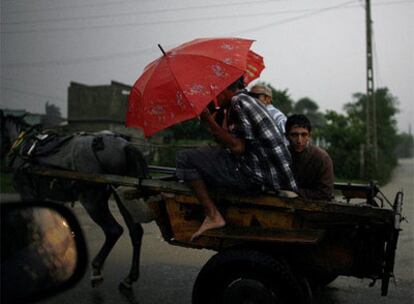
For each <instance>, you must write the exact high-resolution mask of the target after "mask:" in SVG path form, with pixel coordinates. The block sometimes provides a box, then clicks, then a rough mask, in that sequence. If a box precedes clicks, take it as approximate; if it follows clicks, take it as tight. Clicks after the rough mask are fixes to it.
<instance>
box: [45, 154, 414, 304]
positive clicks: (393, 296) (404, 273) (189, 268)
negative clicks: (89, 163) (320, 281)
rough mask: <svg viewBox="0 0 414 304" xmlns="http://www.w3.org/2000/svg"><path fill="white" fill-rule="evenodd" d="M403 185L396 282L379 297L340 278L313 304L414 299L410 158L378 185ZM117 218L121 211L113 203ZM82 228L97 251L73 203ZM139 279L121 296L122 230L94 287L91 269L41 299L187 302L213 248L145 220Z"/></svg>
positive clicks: (125, 252) (125, 262)
mask: <svg viewBox="0 0 414 304" xmlns="http://www.w3.org/2000/svg"><path fill="white" fill-rule="evenodd" d="M401 188H402V189H404V191H405V198H404V209H403V210H404V215H405V216H406V217H407V218H408V220H409V223H403V226H402V228H403V231H402V233H401V235H400V239H399V245H398V247H399V248H398V251H397V260H396V266H395V274H396V276H397V280H396V284H397V285H395V284H394V283H393V281H391V283H390V289H389V295H388V296H387V297H381V296H380V282H377V284H376V285H375V286H374V287H372V288H370V287H368V284H369V283H370V282H371V281H370V280H360V279H354V278H347V277H340V278H338V279H337V280H335V281H334V282H333V283H331V285H329V286H328V287H327V288H326V289H324V290H323V291H322V292H321V293H320V294H318V295H316V296H315V299H314V303H315V304H329V303H341V304H345V303H365V304H370V303H376V304H377V303H394V304H397V303H398V304H412V303H414V242H413V239H414V206H413V205H414V196H413V192H414V159H410V160H401V161H400V165H399V167H398V169H397V170H395V172H394V177H393V180H392V182H391V183H390V184H388V185H386V186H385V187H383V188H382V191H383V192H384V193H385V194H386V196H387V197H388V198H389V199H391V200H392V199H393V195H394V194H395V193H396V192H397V191H398V190H399V189H401ZM111 209H113V210H114V214H115V215H116V218H117V219H118V220H119V222H120V223H121V222H122V220H121V218H120V215H119V212H118V211H117V209H116V207H115V205H114V204H112V205H111ZM74 211H75V213H76V214H77V215H78V217H79V219H80V221H81V224H82V226H83V228H84V231H85V234H86V238H87V243H88V247H89V252H90V253H91V255H92V254H95V253H96V252H97V250H98V248H99V246H100V244H101V241H102V238H103V235H102V233H101V232H100V231H99V230H98V228H97V226H96V225H95V224H94V223H93V222H92V221H91V220H90V219H89V218H88V217H87V216H86V215H85V213H84V211H83V209H82V208H81V207H80V206H76V207H75V208H74ZM144 230H145V235H144V240H143V248H142V262H141V278H140V281H139V283H138V284H136V285H135V286H134V289H133V295H130V296H129V297H126V296H124V295H123V294H121V293H119V292H118V288H117V286H118V283H119V282H120V281H121V280H122V279H123V278H124V276H125V275H126V274H127V272H128V268H129V265H130V255H131V252H132V250H131V246H130V244H129V239H128V235H127V234H124V235H123V236H122V238H121V239H120V240H119V242H118V243H117V245H116V246H115V248H114V250H113V252H112V253H111V255H110V256H109V258H108V260H107V263H106V266H105V269H104V276H105V281H104V282H103V284H102V285H101V286H100V287H98V288H95V289H93V288H91V287H90V283H89V273H87V275H85V277H84V278H83V280H82V281H81V282H80V283H79V284H78V285H77V286H76V287H74V288H73V289H71V290H68V291H66V292H64V293H62V294H60V295H58V296H55V297H53V298H51V299H48V300H45V301H42V302H40V303H44V304H45V303H48V304H52V303H53V304H64V303H78V304H83V303H85V304H86V303H88V304H102V303H105V304H110V303H117V304H123V303H139V304H154V303H165V304H167V303H174V304H176V303H183V304H186V303H191V290H192V285H193V282H194V280H195V278H196V276H197V273H198V272H199V270H200V269H201V267H202V266H203V265H204V263H205V262H206V261H207V260H208V259H209V257H210V256H212V255H213V254H214V253H213V252H211V251H207V250H195V249H184V248H180V247H175V246H171V245H168V244H167V243H166V242H165V241H163V239H162V238H161V235H160V232H159V230H158V228H157V226H156V225H155V224H154V223H150V224H144Z"/></svg>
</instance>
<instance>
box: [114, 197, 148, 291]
mask: <svg viewBox="0 0 414 304" xmlns="http://www.w3.org/2000/svg"><path fill="white" fill-rule="evenodd" d="M114 197H115V200H116V202H117V204H118V208H119V211H120V212H121V214H122V216H123V218H124V220H125V224H126V225H127V227H128V230H129V235H130V238H131V243H132V247H133V252H132V264H131V269H130V271H129V274H128V276H127V277H126V278H125V279H124V280H123V281H122V282H121V283H120V284H119V288H120V289H128V290H129V289H131V285H132V283H134V282H136V281H137V280H138V278H139V266H140V255H141V244H142V236H143V234H144V230H143V229H142V226H141V224H140V223H137V222H135V221H134V219H133V217H132V215H131V213H130V212H129V211H128V209H127V208H126V207H125V206H124V204H123V200H122V199H121V198H120V196H119V194H118V193H117V192H116V191H114Z"/></svg>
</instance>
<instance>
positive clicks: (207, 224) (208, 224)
mask: <svg viewBox="0 0 414 304" xmlns="http://www.w3.org/2000/svg"><path fill="white" fill-rule="evenodd" d="M225 225H226V221H225V220H224V219H223V217H222V216H221V214H220V213H217V214H216V216H215V217H214V218H211V217H208V216H206V217H205V219H204V221H203V223H202V224H201V226H200V228H198V230H197V232H196V233H194V234H193V236H192V237H191V239H190V241H191V242H193V241H194V240H195V239H196V238H198V237H199V236H200V235H201V234H203V233H204V232H205V231H207V230H210V229H217V228H221V227H224V226H225Z"/></svg>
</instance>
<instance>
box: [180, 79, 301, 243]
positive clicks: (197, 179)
mask: <svg viewBox="0 0 414 304" xmlns="http://www.w3.org/2000/svg"><path fill="white" fill-rule="evenodd" d="M217 101H218V103H219V105H220V106H221V107H223V108H226V109H227V111H226V124H227V128H226V127H222V126H220V125H219V124H218V123H217V122H216V121H215V119H214V115H212V114H211V113H210V111H209V110H208V109H207V108H206V109H204V111H203V112H202V113H201V115H200V118H201V120H203V121H204V122H206V123H207V124H208V126H209V128H210V131H211V133H212V134H213V136H214V137H215V138H216V139H218V140H219V141H220V142H221V143H222V144H223V146H218V147H202V148H199V149H189V150H182V151H179V152H178V153H177V171H176V175H177V177H178V178H179V179H180V180H184V181H185V182H188V183H189V184H190V185H191V186H192V187H193V189H194V191H195V193H196V196H197V198H198V199H199V201H200V202H201V204H202V205H203V207H204V209H205V219H204V221H203V223H202V224H201V226H200V228H199V229H198V230H197V231H196V232H195V233H194V234H193V236H192V238H191V239H192V240H194V239H195V238H197V237H198V236H200V235H201V234H202V233H203V232H205V231H206V230H209V229H214V228H220V227H223V226H225V224H226V222H225V219H224V218H223V216H222V215H221V214H220V212H219V210H218V209H217V207H216V205H215V203H214V202H213V200H212V199H211V197H210V195H209V192H208V190H207V188H208V187H209V188H213V189H216V188H224V189H226V190H233V191H251V192H259V191H263V190H275V191H277V190H279V189H286V190H292V191H297V185H296V181H295V179H294V176H293V173H292V170H291V168H290V164H291V157H290V154H289V151H288V149H287V147H286V146H285V144H284V137H283V134H282V133H281V132H279V131H278V128H277V127H276V125H275V122H274V120H273V119H272V117H271V116H270V115H269V113H268V112H267V111H266V108H265V106H264V105H263V104H261V103H260V102H259V101H258V100H257V99H255V98H253V97H251V96H249V95H248V94H247V91H245V90H244V85H243V78H241V79H239V80H237V81H236V82H234V83H233V84H232V85H230V86H229V87H227V88H226V89H225V90H224V91H223V92H221V93H220V94H219V95H218V96H217Z"/></svg>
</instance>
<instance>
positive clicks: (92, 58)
mask: <svg viewBox="0 0 414 304" xmlns="http://www.w3.org/2000/svg"><path fill="white" fill-rule="evenodd" d="M353 2H355V0H352V1H348V2H344V3H341V4H339V5H336V6H330V7H325V8H322V9H318V10H314V11H311V12H310V13H307V14H302V15H300V16H295V17H293V18H288V19H284V20H280V21H276V22H271V23H267V24H264V25H261V26H258V27H254V28H250V29H246V30H243V31H242V32H239V33H233V34H230V35H235V36H238V35H241V34H245V33H249V32H252V31H258V30H262V29H265V28H268V27H272V26H277V25H282V24H286V23H290V22H294V21H297V20H300V19H305V18H308V17H311V16H314V15H317V14H320V13H324V12H327V11H330V10H334V9H338V8H343V7H345V6H347V5H349V4H351V3H353ZM250 16H251V14H250ZM146 52H148V53H150V52H155V47H154V46H152V47H148V48H143V49H139V50H135V51H130V52H122V53H115V54H110V55H102V56H89V57H82V58H73V59H60V60H48V61H40V62H14V63H9V64H2V66H3V67H8V68H19V67H22V68H23V67H24V68H27V67H43V66H50V65H51V66H59V65H71V64H79V63H91V62H99V61H105V60H110V59H114V58H116V59H119V58H122V59H123V58H126V57H136V56H138V55H141V54H143V53H146Z"/></svg>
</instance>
